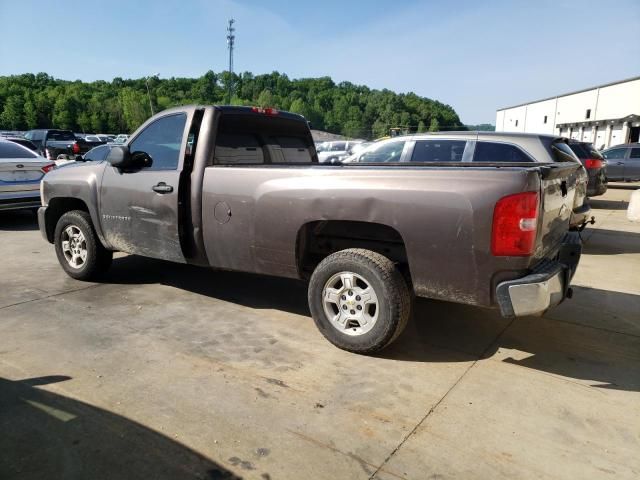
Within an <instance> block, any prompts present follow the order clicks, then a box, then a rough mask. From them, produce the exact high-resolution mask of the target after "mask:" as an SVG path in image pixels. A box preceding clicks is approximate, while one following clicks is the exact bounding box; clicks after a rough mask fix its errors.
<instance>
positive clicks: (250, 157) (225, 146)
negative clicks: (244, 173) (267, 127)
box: [213, 132, 264, 165]
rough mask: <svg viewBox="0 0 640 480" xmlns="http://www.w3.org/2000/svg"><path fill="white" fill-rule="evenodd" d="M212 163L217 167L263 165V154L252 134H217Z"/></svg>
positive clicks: (256, 138)
mask: <svg viewBox="0 0 640 480" xmlns="http://www.w3.org/2000/svg"><path fill="white" fill-rule="evenodd" d="M213 163H214V164H218V165H220V164H222V165H239V164H260V163H264V152H263V151H262V145H260V140H259V139H258V137H257V136H256V135H254V134H252V133H223V132H219V133H218V136H217V138H216V149H215V153H214V155H213Z"/></svg>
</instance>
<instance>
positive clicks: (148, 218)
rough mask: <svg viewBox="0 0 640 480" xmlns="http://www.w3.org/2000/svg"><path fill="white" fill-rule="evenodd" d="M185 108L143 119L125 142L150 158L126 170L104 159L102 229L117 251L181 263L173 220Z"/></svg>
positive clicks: (175, 218)
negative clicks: (141, 125)
mask: <svg viewBox="0 0 640 480" xmlns="http://www.w3.org/2000/svg"><path fill="white" fill-rule="evenodd" d="M188 117H189V116H188V115H187V113H186V112H177V113H175V112H174V113H171V114H168V115H165V116H163V117H160V118H158V119H156V120H154V121H153V122H152V123H149V124H148V125H147V126H146V127H145V128H144V129H143V130H142V131H140V132H139V133H138V134H137V135H136V137H135V138H134V139H133V140H132V141H131V142H129V144H128V146H129V151H130V152H131V153H134V152H141V151H142V152H145V153H147V154H148V155H149V157H151V164H150V165H148V166H146V167H144V168H140V169H137V170H132V171H126V170H121V169H119V168H115V167H113V166H111V165H107V166H106V168H105V171H104V175H103V177H102V184H101V187H100V213H101V219H100V220H101V222H102V229H103V233H104V235H105V239H106V240H107V242H108V243H109V245H110V246H111V247H112V248H113V249H115V250H118V251H122V252H127V253H133V254H138V255H143V256H146V257H153V258H160V259H163V260H170V261H173V262H181V263H185V258H184V255H183V252H182V248H181V245H180V232H179V230H180V228H179V225H178V199H179V196H178V194H179V192H178V190H179V181H180V174H181V171H182V166H183V159H184V154H185V149H186V142H185V140H186V138H187V136H188V128H189V124H188V122H187V119H188Z"/></svg>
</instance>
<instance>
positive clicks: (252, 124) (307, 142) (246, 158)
mask: <svg viewBox="0 0 640 480" xmlns="http://www.w3.org/2000/svg"><path fill="white" fill-rule="evenodd" d="M313 146H314V144H313V139H312V138H311V134H310V133H309V129H308V127H307V125H306V123H305V122H302V121H298V120H294V119H291V118H286V117H278V116H277V115H275V116H272V115H260V114H247V113H223V114H222V116H221V118H220V124H219V127H218V132H217V135H216V145H215V151H214V156H213V164H214V165H262V164H274V165H287V164H310V163H314V162H315V161H314V157H313V152H314V148H313Z"/></svg>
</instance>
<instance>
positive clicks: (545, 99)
mask: <svg viewBox="0 0 640 480" xmlns="http://www.w3.org/2000/svg"><path fill="white" fill-rule="evenodd" d="M634 80H640V76H637V77H631V78H625V79H624V80H618V81H615V82H609V83H603V84H601V85H596V86H595V87H589V88H583V89H581V90H575V91H573V92H567V93H562V94H560V95H553V96H552V97H546V98H541V99H540V100H532V101H530V102H524V103H519V104H518V105H512V106H510V107H502V108H498V109H497V110H496V112H501V111H503V110H509V109H511V108H518V107H524V106H525V105H531V104H532V103H540V102H546V101H547V100H553V99H556V98H560V97H568V96H569V95H575V94H577V93H582V92H588V91H589V90H595V89H596V88H604V87H610V86H612V85H618V84H619V83H627V82H633V81H634Z"/></svg>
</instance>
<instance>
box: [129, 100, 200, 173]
mask: <svg viewBox="0 0 640 480" xmlns="http://www.w3.org/2000/svg"><path fill="white" fill-rule="evenodd" d="M186 122H187V115H186V114H185V113H178V114H176V115H169V116H166V117H162V118H160V119H158V120H156V121H155V122H153V123H152V124H151V125H149V126H148V127H147V128H145V129H144V130H143V131H142V133H140V135H138V136H137V137H136V138H135V140H134V141H133V142H131V144H130V145H129V150H130V151H131V153H133V152H146V153H147V154H148V155H149V156H150V157H151V160H152V162H151V166H150V167H147V168H145V170H175V169H177V168H178V163H179V162H180V147H181V146H182V137H183V134H184V126H185V124H186Z"/></svg>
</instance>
